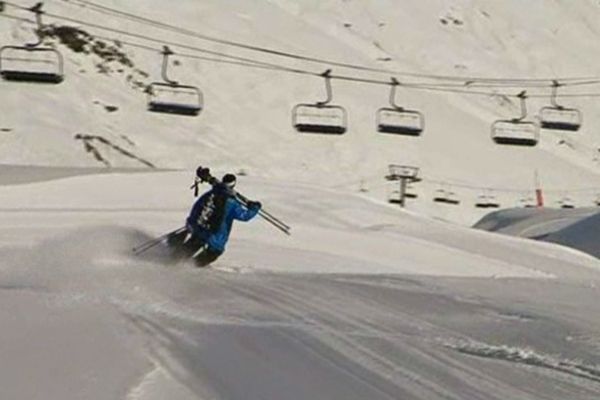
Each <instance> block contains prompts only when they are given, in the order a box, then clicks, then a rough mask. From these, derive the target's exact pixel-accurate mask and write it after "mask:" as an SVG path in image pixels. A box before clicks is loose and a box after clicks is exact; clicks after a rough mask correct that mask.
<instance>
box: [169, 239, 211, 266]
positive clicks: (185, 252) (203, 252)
mask: <svg viewBox="0 0 600 400" xmlns="http://www.w3.org/2000/svg"><path fill="white" fill-rule="evenodd" d="M167 244H168V245H169V247H172V248H174V249H175V255H176V257H177V258H178V259H182V258H193V259H194V262H195V263H196V265H197V266H198V267H205V266H207V265H208V264H210V263H212V262H213V261H215V260H216V259H217V258H219V257H220V256H221V254H223V252H222V251H219V250H215V249H212V248H210V247H209V246H207V244H206V242H204V240H202V239H200V238H198V237H195V236H189V235H188V233H187V232H186V231H184V232H181V233H178V234H175V235H172V236H170V237H169V238H167Z"/></svg>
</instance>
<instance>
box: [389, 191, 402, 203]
mask: <svg viewBox="0 0 600 400" xmlns="http://www.w3.org/2000/svg"><path fill="white" fill-rule="evenodd" d="M405 195H406V194H405ZM388 203H390V204H401V203H402V200H401V199H400V191H399V190H392V192H391V193H390V195H389V196H388Z"/></svg>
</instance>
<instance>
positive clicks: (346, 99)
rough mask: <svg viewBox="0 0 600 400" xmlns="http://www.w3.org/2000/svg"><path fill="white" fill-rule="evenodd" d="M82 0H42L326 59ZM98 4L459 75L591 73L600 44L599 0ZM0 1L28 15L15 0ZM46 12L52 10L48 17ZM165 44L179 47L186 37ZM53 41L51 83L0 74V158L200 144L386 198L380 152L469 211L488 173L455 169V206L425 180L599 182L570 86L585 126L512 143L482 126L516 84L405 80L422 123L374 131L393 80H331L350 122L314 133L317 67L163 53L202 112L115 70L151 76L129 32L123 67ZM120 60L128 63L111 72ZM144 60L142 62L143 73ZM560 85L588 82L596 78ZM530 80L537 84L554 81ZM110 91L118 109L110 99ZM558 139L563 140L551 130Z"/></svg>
mask: <svg viewBox="0 0 600 400" xmlns="http://www.w3.org/2000/svg"><path fill="white" fill-rule="evenodd" d="M78 4H79V3H78V2H65V1H58V0H57V1H53V2H49V3H47V4H46V5H45V7H46V10H47V11H48V12H49V13H54V14H57V15H59V16H66V15H68V16H69V17H71V18H76V19H80V20H84V21H90V22H95V23H98V22H101V25H103V26H107V27H112V28H116V29H120V30H125V31H128V32H135V33H139V34H142V35H146V36H151V37H156V38H160V39H161V40H164V41H165V42H171V41H173V42H177V43H183V44H185V45H187V46H193V47H203V48H206V49H209V50H213V51H214V50H216V51H220V52H225V53H227V54H231V55H237V56H242V57H252V58H254V59H258V60H262V61H267V62H277V63H279V64H281V65H285V66H289V67H295V68H302V69H308V70H311V71H314V72H321V71H323V70H324V69H326V68H327V67H328V65H327V64H323V65H318V64H314V63H309V62H302V61H294V60H288V59H282V58H278V57H275V56H272V55H264V54H257V53H255V52H252V51H249V50H242V49H236V48H232V47H230V46H226V45H220V44H214V43H211V42H207V41H203V40H200V39H194V38H191V37H189V36H184V35H181V34H177V33H174V32H169V31H164V30H160V29H157V28H156V27H152V26H148V25H141V24H139V23H137V22H134V21H131V20H124V19H119V18H115V16H114V15H107V14H102V13H97V12H95V11H93V9H92V8H91V7H89V6H88V7H82V6H80V5H78ZM100 4H102V5H104V6H108V7H114V8H117V9H122V10H124V11H127V12H130V13H134V14H141V15H143V16H146V17H148V18H152V19H155V20H158V21H163V22H165V23H169V24H175V25H177V26H181V27H184V28H188V29H191V30H194V31H198V32H201V33H203V34H206V35H210V36H213V37H217V38H222V39H226V40H234V41H240V42H244V43H249V44H252V45H256V46H266V47H270V48H275V49H282V50H285V51H290V52H297V53H300V54H303V55H310V56H313V57H319V58H326V59H332V60H338V61H341V62H346V63H353V64H361V65H367V66H372V67H382V68H389V69H394V70H402V71H411V72H419V73H433V74H440V75H451V76H459V77H460V76H463V77H465V79H467V78H469V77H473V76H488V77H508V78H525V77H532V78H561V77H567V76H568V77H587V76H594V73H595V70H594V67H593V66H594V65H595V60H596V58H595V57H596V56H595V54H597V53H598V49H597V47H598V44H597V43H598V41H597V40H596V38H597V36H598V29H597V28H596V27H595V24H594V21H595V19H596V18H597V16H598V14H599V13H600V8H599V7H598V6H597V4H596V3H594V2H591V1H580V2H578V3H577V4H574V5H573V4H568V5H567V4H564V3H560V2H549V1H541V0H540V1H533V2H527V3H526V4H524V3H523V2H517V1H509V2H502V3H494V4H490V3H489V2H478V1H466V0H464V1H453V2H446V1H443V2H442V1H423V2H417V3H410V4H406V2H397V1H373V2H352V1H326V2H309V1H306V2H300V3H298V2H292V1H269V2H262V1H256V2H246V1H228V2H225V3H224V2H220V1H219V2H218V1H208V2H202V3H201V4H199V3H198V2H195V1H191V0H187V1H180V2H178V6H177V7H170V8H166V7H164V4H162V3H155V2H153V1H149V0H145V1H141V0H140V1H131V2H127V3H126V4H123V3H122V2H116V1H108V0H107V1H102V2H101V3H100ZM231 10H233V12H232V11H231ZM8 11H10V12H11V13H12V14H18V15H25V16H28V17H29V18H31V15H28V14H25V13H24V12H22V11H15V10H12V9H11V7H7V12H8ZM46 21H47V22H48V23H60V24H64V22H60V21H57V20H56V19H53V18H51V17H47V18H46ZM0 23H1V24H2V25H1V27H2V29H0V38H1V39H2V41H3V42H10V43H15V42H16V43H19V42H23V41H25V40H28V39H30V38H31V26H29V25H27V24H23V23H17V22H14V21H11V20H6V19H2V20H1V22H0ZM69 25H76V24H73V23H70V24H69ZM81 28H82V29H84V30H85V31H86V32H89V33H91V34H95V35H99V36H109V37H111V36H116V38H118V39H121V40H125V41H127V40H129V41H133V42H138V43H144V44H146V45H150V46H152V47H155V48H160V44H158V43H148V42H144V41H143V40H141V39H139V40H137V39H132V38H124V37H119V35H116V34H114V33H110V32H102V31H100V30H99V29H94V28H90V27H85V26H81ZM172 47H173V50H175V51H176V52H178V51H179V52H181V53H194V52H193V51H192V50H189V49H177V47H176V46H172ZM59 48H60V50H61V51H62V52H63V53H64V55H65V57H66V60H67V61H66V73H67V79H66V80H65V82H64V83H63V84H61V85H58V86H56V87H51V88H50V87H39V86H35V85H17V84H14V83H7V82H2V83H1V88H2V96H3V98H4V99H6V100H7V101H6V103H7V105H6V106H5V107H7V108H6V109H5V110H6V112H5V113H3V116H2V121H1V124H0V125H1V128H4V129H5V130H7V131H6V132H3V133H2V137H1V138H0V139H1V146H0V160H2V162H3V163H12V164H36V165H58V166H66V165H87V166H97V165H106V164H110V165H111V166H135V167H138V166H144V165H146V164H144V163H143V162H142V161H140V160H143V161H145V162H147V163H150V164H152V165H155V166H159V167H189V166H194V165H196V164H197V163H198V161H199V160H201V161H202V162H203V163H205V164H210V165H216V166H226V167H227V168H230V169H233V170H238V169H244V170H246V171H248V172H249V173H250V174H251V175H259V176H262V177H270V178H277V179H284V180H294V181H304V182H308V181H310V182H312V183H316V184H319V185H325V186H337V185H340V186H343V187H347V188H353V189H356V188H358V187H359V186H361V185H362V186H363V188H365V189H367V190H369V194H370V196H371V197H373V198H378V199H383V198H385V197H386V196H387V193H388V191H389V190H390V189H389V188H388V187H387V186H386V184H385V181H383V176H384V175H385V174H386V172H387V165H388V164H390V163H399V164H412V165H418V166H419V167H421V170H422V175H423V177H424V178H425V179H426V180H425V181H424V182H422V183H421V184H420V186H419V190H420V191H421V192H422V196H421V198H420V199H419V200H417V201H416V202H413V203H411V204H410V205H409V208H412V209H414V210H416V211H419V212H424V213H428V214H431V215H436V216H439V217H443V218H446V219H450V220H455V221H461V222H463V223H471V222H474V221H475V220H476V219H477V218H479V217H480V216H481V215H482V211H480V210H475V209H474V208H473V204H474V202H475V200H476V198H477V196H478V195H479V194H481V192H482V190H483V189H469V188H464V187H459V186H456V187H452V190H454V191H455V192H457V193H458V194H459V196H460V197H461V198H462V200H463V201H462V206H461V207H459V209H458V210H453V209H451V210H448V209H447V207H446V208H444V207H439V206H437V205H434V204H433V203H431V197H432V196H433V193H434V191H435V190H436V189H438V188H439V185H438V184H437V183H436V182H435V181H437V180H441V181H448V182H451V183H454V184H457V183H466V184H470V185H473V186H479V187H490V188H504V189H512V190H514V189H517V190H520V191H519V192H513V191H510V192H500V191H497V192H495V194H496V195H497V197H498V198H499V199H500V200H501V201H502V203H503V204H509V205H511V206H512V205H514V204H516V203H517V202H518V200H519V199H520V198H522V197H524V196H526V195H528V194H527V192H524V191H527V190H530V189H531V188H532V186H533V183H532V182H533V175H534V170H536V169H537V170H538V171H539V174H540V177H541V180H542V184H543V185H544V187H545V188H546V189H550V190H555V192H551V193H550V194H549V200H550V201H551V204H556V202H557V201H558V200H560V199H561V198H562V197H563V196H565V195H567V194H568V195H569V196H570V197H572V198H573V199H574V200H575V201H576V202H577V203H578V204H581V205H590V204H591V202H592V200H593V197H594V196H595V192H573V193H571V192H570V191H569V189H577V188H589V187H595V186H597V184H598V177H597V165H596V161H595V156H596V153H597V151H596V150H595V149H596V147H597V135H596V134H595V128H594V127H595V126H596V125H597V122H598V115H597V113H596V112H595V100H594V99H593V98H591V99H585V98H574V99H570V98H569V99H566V100H564V103H565V104H567V105H572V106H577V107H579V108H580V109H581V110H582V112H583V114H584V125H583V128H582V130H581V131H580V132H578V133H576V134H565V133H558V134H557V133H550V132H548V131H542V135H541V143H540V145H539V146H538V147H537V148H533V149H529V148H528V149H522V148H521V149H516V148H509V147H501V146H497V145H495V144H493V142H492V141H491V140H490V137H489V129H490V128H489V127H490V124H491V122H492V121H493V120H495V119H497V118H500V117H504V118H507V117H510V116H513V115H515V114H517V113H518V104H517V103H516V102H515V101H511V102H506V101H505V100H502V99H501V98H499V97H496V98H490V97H486V96H483V97H479V96H467V95H460V94H451V93H439V92H428V91H419V90H400V91H399V93H398V101H399V103H401V104H405V105H406V106H407V107H409V108H416V109H419V110H421V111H422V112H423V113H424V114H425V116H426V131H425V133H424V134H423V136H422V137H421V138H405V137H398V136H393V135H381V134H377V133H376V132H375V127H374V124H375V122H374V118H375V112H376V110H377V109H378V108H379V107H383V106H385V105H387V97H388V91H389V88H388V87H386V86H378V85H365V84H353V83H349V82H343V81H334V82H333V88H334V102H335V103H336V104H340V105H343V106H344V107H346V108H347V110H348V112H349V116H350V121H349V131H348V133H347V134H346V135H344V136H341V137H316V136H315V135H300V134H298V133H296V132H294V131H293V129H292V127H291V123H290V118H291V116H290V110H291V108H292V106H293V105H294V104H296V103H298V102H306V101H309V102H312V101H316V100H319V99H321V98H322V97H323V90H324V88H323V82H322V80H320V79H317V78H314V77H308V76H302V75H293V74H285V73H282V72H276V71H265V70H261V69H249V68H243V67H241V66H236V65H227V64H219V63H213V62H208V61H199V60H191V59H187V58H179V59H178V58H177V57H174V59H177V60H178V61H179V65H174V64H173V65H171V76H172V77H173V78H175V79H178V80H181V82H185V83H190V84H195V85H198V86H199V87H200V88H201V89H202V90H203V91H204V94H205V99H206V109H205V110H204V111H203V112H202V114H201V115H200V116H199V117H197V118H183V117H179V118H178V117H174V116H168V115H167V116H165V115H156V114H152V113H148V112H146V111H145V101H146V98H145V96H144V94H143V93H142V92H141V91H140V90H139V89H136V90H134V89H132V88H131V84H130V83H127V82H126V79H125V78H126V76H127V75H134V76H135V79H139V80H140V81H143V82H146V83H147V82H149V81H151V80H156V79H159V74H160V70H159V68H160V55H159V54H157V53H153V52H147V51H144V50H141V49H137V48H128V47H127V46H126V45H124V46H123V50H122V51H124V53H125V54H126V55H127V56H128V57H130V58H131V60H132V61H133V62H134V65H135V66H134V69H133V70H132V69H130V68H129V69H128V68H122V66H119V65H116V66H115V65H112V67H111V68H112V69H113V72H112V73H109V74H103V73H100V74H99V73H97V72H96V70H97V67H96V66H95V65H94V64H95V63H97V62H98V60H97V58H96V59H94V57H90V56H83V55H82V54H75V53H73V52H71V51H70V50H68V49H66V48H65V46H62V45H61V46H59ZM194 54H197V55H201V54H200V53H194ZM213 58H214V57H213ZM217 58H218V57H217ZM388 59H389V60H388ZM119 69H123V70H124V71H123V72H122V73H120V72H118V70H119ZM135 70H139V71H137V72H136V71H135ZM140 71H141V72H140ZM144 73H147V74H149V76H148V77H147V78H145V77H144ZM334 73H338V74H345V75H352V76H357V77H362V78H376V79H382V80H386V79H388V78H389V74H376V73H368V72H361V71H355V70H348V69H345V68H336V67H334ZM397 77H398V79H400V80H401V81H403V80H407V79H408V78H406V77H404V78H403V77H402V76H397ZM409 80H411V81H413V82H414V81H422V80H423V79H421V78H411V79H409ZM516 86H517V87H514V88H510V89H508V92H513V93H515V94H516V93H517V92H519V91H520V90H521V88H519V87H518V85H516ZM563 90H564V93H567V92H582V91H589V92H593V91H594V90H595V87H594V86H591V87H583V88H579V87H574V88H564V89H563ZM530 91H531V92H536V93H549V89H548V88H546V89H531V90H530ZM561 93H562V92H561ZM548 102H549V99H537V98H536V99H530V101H529V109H530V112H531V114H532V115H535V114H537V110H538V109H539V108H540V107H542V106H543V105H545V104H546V103H548ZM107 105H108V106H114V107H117V110H116V111H112V112H109V111H107V108H106V106H107ZM32 110H34V111H33V112H32ZM57 115H59V116H60V118H56V116H57ZM86 135H87V136H86ZM86 137H87V138H88V141H86V140H84V138H86ZM102 139H104V141H103V140H102ZM565 140H566V144H560V143H565V142H564V141H565ZM88 144H91V145H92V146H94V147H95V148H96V149H97V150H98V151H99V152H100V154H101V157H102V159H103V160H104V161H98V160H97V159H95V158H94V154H93V153H91V152H87V151H86V147H85V146H86V145H88ZM121 150H124V151H125V152H123V151H121ZM125 153H129V154H133V155H135V157H131V156H128V155H126V154H125ZM257 154H260V157H258V156H257Z"/></svg>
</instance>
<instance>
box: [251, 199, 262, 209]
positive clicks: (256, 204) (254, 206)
mask: <svg viewBox="0 0 600 400" xmlns="http://www.w3.org/2000/svg"><path fill="white" fill-rule="evenodd" d="M248 208H252V209H257V210H260V209H261V208H262V204H260V201H249V202H248Z"/></svg>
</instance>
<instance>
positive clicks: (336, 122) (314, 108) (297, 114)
mask: <svg viewBox="0 0 600 400" xmlns="http://www.w3.org/2000/svg"><path fill="white" fill-rule="evenodd" d="M321 76H322V77H323V78H325V91H326V93H327V97H326V98H325V100H323V101H318V102H316V103H314V104H310V103H300V104H296V105H295V106H294V108H293V109H292V125H293V127H294V128H295V129H296V130H297V131H298V132H301V133H318V134H326V135H342V134H344V133H346V130H347V128H348V114H347V112H346V110H345V109H344V108H343V107H341V106H338V105H332V104H329V103H331V100H332V99H333V94H332V89H331V69H328V70H327V71H325V72H323V73H322V74H321Z"/></svg>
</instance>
